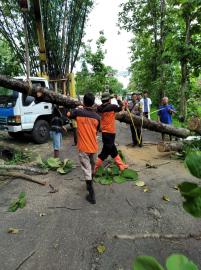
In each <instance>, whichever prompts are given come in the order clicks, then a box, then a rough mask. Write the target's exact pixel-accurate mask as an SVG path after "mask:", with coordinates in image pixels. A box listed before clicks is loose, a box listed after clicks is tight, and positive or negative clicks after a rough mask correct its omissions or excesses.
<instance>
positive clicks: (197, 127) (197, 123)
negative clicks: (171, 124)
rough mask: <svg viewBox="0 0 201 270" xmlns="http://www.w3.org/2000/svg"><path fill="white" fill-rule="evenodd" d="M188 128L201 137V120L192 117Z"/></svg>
mask: <svg viewBox="0 0 201 270" xmlns="http://www.w3.org/2000/svg"><path fill="white" fill-rule="evenodd" d="M188 128H189V129H190V130H192V131H194V132H196V133H198V134H200V135H201V119H200V118H198V117H192V118H191V119H190V120H189V122H188Z"/></svg>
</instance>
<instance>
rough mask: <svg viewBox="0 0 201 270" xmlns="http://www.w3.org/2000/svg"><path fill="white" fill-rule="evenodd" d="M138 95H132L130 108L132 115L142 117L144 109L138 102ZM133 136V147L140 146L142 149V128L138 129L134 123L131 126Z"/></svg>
mask: <svg viewBox="0 0 201 270" xmlns="http://www.w3.org/2000/svg"><path fill="white" fill-rule="evenodd" d="M137 98H138V97H137V94H135V93H133V94H132V101H131V102H130V103H129V105H128V108H129V110H130V112H131V113H133V114H135V115H137V116H140V115H141V114H142V107H141V104H140V102H139V101H138V100H137ZM130 129H131V135H132V146H133V147H135V146H136V145H138V146H139V147H142V128H141V127H138V126H137V127H136V126H134V125H133V123H131V124H130Z"/></svg>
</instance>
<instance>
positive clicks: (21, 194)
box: [18, 192, 26, 199]
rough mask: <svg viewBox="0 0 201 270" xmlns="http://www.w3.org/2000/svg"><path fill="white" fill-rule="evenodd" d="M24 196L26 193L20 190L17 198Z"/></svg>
mask: <svg viewBox="0 0 201 270" xmlns="http://www.w3.org/2000/svg"><path fill="white" fill-rule="evenodd" d="M25 196H26V193H25V192H20V194H19V196H18V198H19V199H23V198H25Z"/></svg>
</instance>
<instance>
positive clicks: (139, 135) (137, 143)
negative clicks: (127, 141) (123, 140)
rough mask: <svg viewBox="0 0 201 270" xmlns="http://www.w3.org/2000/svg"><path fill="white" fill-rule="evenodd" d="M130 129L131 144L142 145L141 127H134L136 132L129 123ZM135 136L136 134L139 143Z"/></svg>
mask: <svg viewBox="0 0 201 270" xmlns="http://www.w3.org/2000/svg"><path fill="white" fill-rule="evenodd" d="M130 129H131V135H132V142H133V145H140V146H142V136H141V133H142V131H141V128H139V127H135V129H136V132H135V129H134V126H133V125H132V124H131V125H130ZM136 133H137V134H136ZM137 136H138V139H139V140H140V143H139V142H138V140H137Z"/></svg>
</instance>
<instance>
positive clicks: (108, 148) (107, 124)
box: [95, 92, 128, 171]
mask: <svg viewBox="0 0 201 270" xmlns="http://www.w3.org/2000/svg"><path fill="white" fill-rule="evenodd" d="M101 100H102V102H103V104H102V105H100V106H99V107H98V109H97V111H98V113H99V114H100V115H101V130H102V141H103V148H102V151H101V153H100V154H99V156H98V159H97V161H96V166H95V171H97V169H98V168H99V167H100V166H101V164H102V163H103V161H104V160H105V159H106V158H107V157H108V156H109V155H110V156H111V157H112V158H113V159H114V161H115V163H116V164H117V166H118V167H119V169H120V170H121V171H122V170H124V169H126V168H128V165H127V164H124V163H123V161H122V160H121V158H120V156H119V154H118V151H117V148H116V146H115V135H116V127H115V114H116V113H117V112H120V111H121V110H122V106H123V104H122V103H121V104H120V106H117V105H113V104H111V102H110V100H111V97H110V94H109V93H107V92H106V93H103V95H102V98H101Z"/></svg>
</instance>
